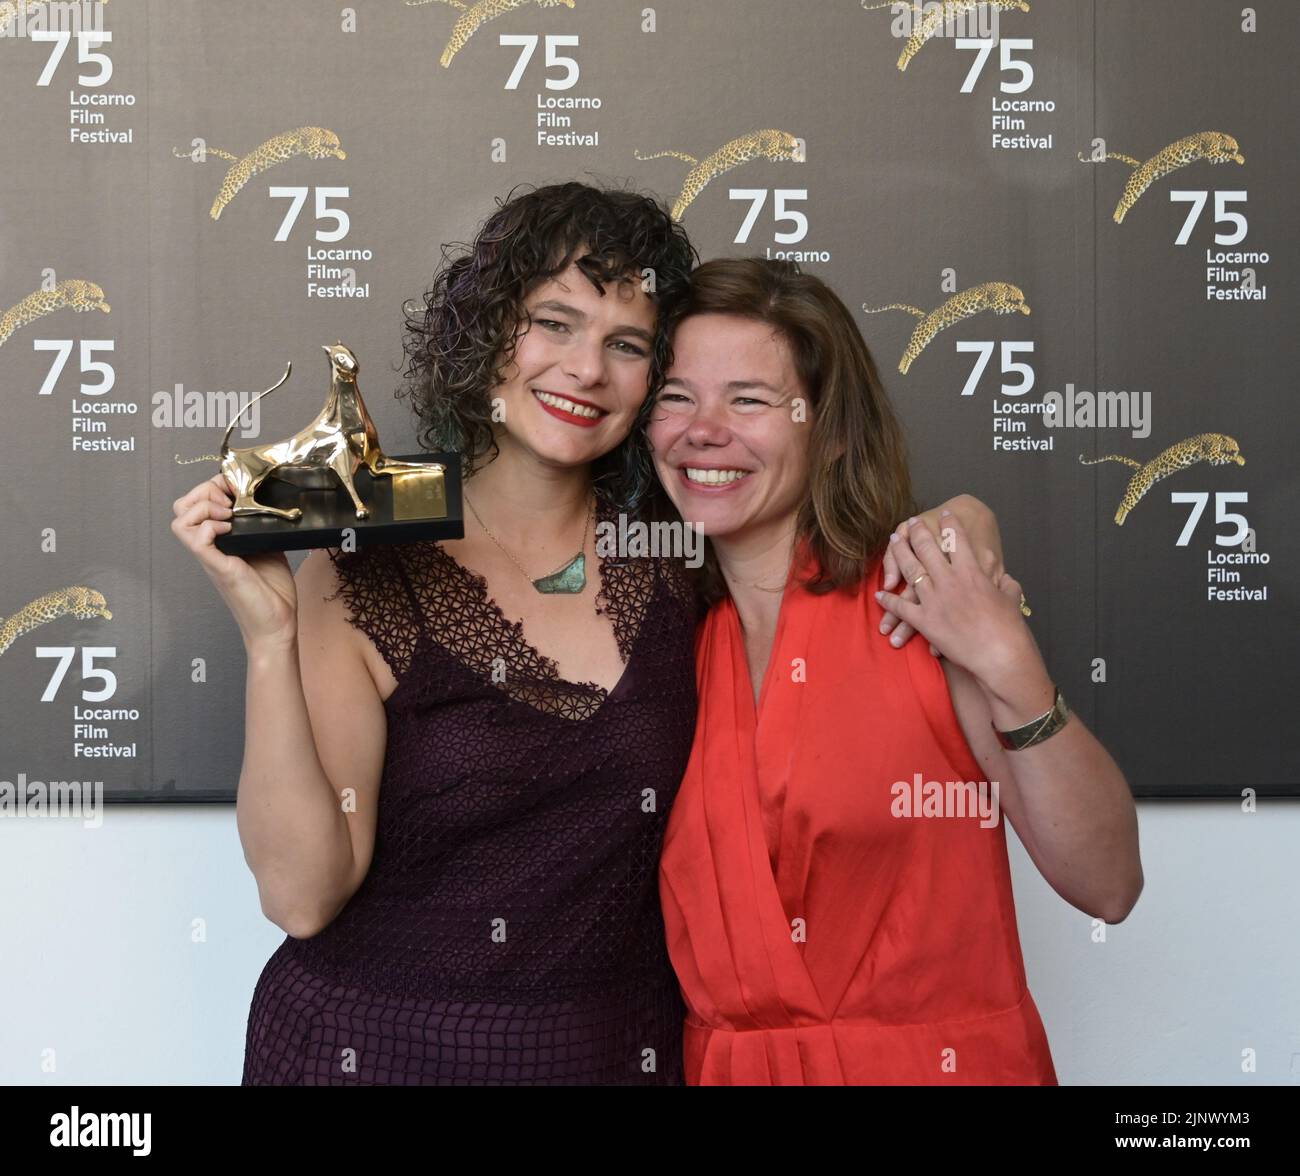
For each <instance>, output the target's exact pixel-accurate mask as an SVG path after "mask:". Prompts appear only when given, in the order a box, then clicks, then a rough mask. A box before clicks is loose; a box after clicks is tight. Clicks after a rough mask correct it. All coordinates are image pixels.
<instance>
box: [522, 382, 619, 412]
mask: <svg viewBox="0 0 1300 1176" xmlns="http://www.w3.org/2000/svg"><path fill="white" fill-rule="evenodd" d="M533 395H534V396H536V397H537V399H538V400H540V401H541V402H542V403H543V404H549V405H551V406H552V407H553V408H558V409H560V410H561V411H563V412H571V413H573V415H574V416H580V417H592V418H595V417H599V416H604V415H605V414H604V413H603V412H601V411H600V409H598V408H591V407H589V406H588V405H586V404H578V403H577V402H575V401H573V400H566V399H565V398H564V397H563V396H556V395H555V394H554V393H553V392H541V391H539V390H538V389H536V388H534V389H533Z"/></svg>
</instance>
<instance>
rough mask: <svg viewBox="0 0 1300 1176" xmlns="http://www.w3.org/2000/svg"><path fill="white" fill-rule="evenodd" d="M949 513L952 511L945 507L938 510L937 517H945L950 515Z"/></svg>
mask: <svg viewBox="0 0 1300 1176" xmlns="http://www.w3.org/2000/svg"><path fill="white" fill-rule="evenodd" d="M950 514H952V511H950V510H948V509H947V508H946V507H945V508H944V509H943V510H941V511H940V512H939V517H940V518H941V519H942V518H947V516H948V515H950Z"/></svg>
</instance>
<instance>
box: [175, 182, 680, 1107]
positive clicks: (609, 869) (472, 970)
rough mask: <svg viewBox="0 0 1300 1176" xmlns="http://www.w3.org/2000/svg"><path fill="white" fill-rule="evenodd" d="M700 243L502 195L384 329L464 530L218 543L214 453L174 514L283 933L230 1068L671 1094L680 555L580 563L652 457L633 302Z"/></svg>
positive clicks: (652, 315)
mask: <svg viewBox="0 0 1300 1176" xmlns="http://www.w3.org/2000/svg"><path fill="white" fill-rule="evenodd" d="M695 260H696V257H695V253H694V250H693V249H692V247H691V245H690V243H689V241H688V239H687V238H686V236H685V233H684V231H683V230H682V229H681V227H680V226H678V225H676V224H675V223H673V221H672V220H671V218H670V216H669V214H668V211H667V209H666V208H665V207H664V206H663V205H662V203H660V202H657V201H655V200H652V199H649V198H646V197H643V196H639V195H635V194H632V193H629V192H619V191H602V190H598V189H595V188H591V187H588V186H586V185H582V184H578V183H570V184H561V185H553V186H549V187H543V188H539V189H536V190H534V191H530V192H526V193H524V194H522V195H519V196H517V197H515V198H513V199H509V200H507V201H505V202H504V203H503V204H502V205H501V206H500V207H499V208H498V209H497V211H496V212H495V213H493V214H492V215H491V216H490V217H489V218H488V219H487V221H486V222H485V223H484V224H483V226H482V228H481V230H480V231H479V233H478V235H477V237H476V239H475V240H474V242H473V243H472V244H471V245H470V246H469V247H468V248H467V249H465V250H463V251H462V252H460V253H459V255H457V256H455V257H445V258H444V264H443V266H442V267H441V268H440V271H439V273H438V274H437V275H436V277H435V280H434V283H433V287H432V289H431V290H430V291H429V293H428V294H427V295H426V297H425V305H424V308H423V310H422V311H421V312H420V313H418V314H413V315H411V317H410V321H409V322H408V340H407V353H408V355H409V358H410V364H409V368H408V371H407V376H408V385H407V391H408V392H409V394H410V395H411V397H412V399H413V403H414V407H415V409H416V412H417V414H418V416H419V418H420V422H421V425H422V429H421V441H422V443H423V444H424V445H426V446H427V448H428V449H429V450H431V451H440V450H449V449H450V450H457V451H459V452H460V453H461V454H462V455H463V462H464V473H465V475H466V479H465V505H466V507H467V511H466V530H465V537H464V538H463V539H460V540H456V541H443V542H433V541H427V542H418V543H409V544H400V545H380V546H375V547H370V548H365V549H362V550H361V551H358V552H353V553H341V552H313V553H312V554H311V555H309V556H308V557H307V558H306V559H305V560H304V561H303V563H302V565H301V566H300V568H299V569H298V572H297V575H296V578H295V576H294V575H293V574H292V573H291V572H290V569H289V565H288V562H287V560H286V558H285V557H284V555H283V554H271V555H259V556H253V557H245V558H239V557H233V556H226V555H223V554H222V553H221V552H219V551H218V550H217V549H216V548H215V546H213V540H214V538H215V537H216V536H217V535H218V534H220V533H221V532H223V531H224V530H226V529H227V528H228V527H229V525H230V524H229V521H228V520H229V519H230V517H231V512H230V509H229V505H228V503H229V500H230V496H229V492H228V490H227V487H226V486H225V483H224V479H223V477H222V476H221V475H218V476H217V477H215V478H213V479H211V480H209V481H206V482H204V483H202V484H200V485H199V486H197V487H195V489H194V490H192V491H191V492H190V493H189V494H187V495H185V496H184V497H182V498H180V499H178V500H177V502H176V503H175V515H176V518H175V520H174V522H173V524H172V527H173V531H174V532H175V533H176V534H177V536H178V538H180V539H181V541H182V542H183V543H184V544H185V545H186V546H187V547H188V548H189V549H190V550H192V551H193V553H194V554H195V555H196V557H197V558H199V560H200V562H201V563H202V566H203V567H204V569H205V570H206V571H207V572H208V574H209V576H210V577H211V578H212V580H213V581H214V583H215V584H216V586H217V588H218V590H219V591H220V592H221V594H222V596H223V597H224V599H225V600H226V602H227V604H228V605H229V607H230V608H231V610H232V612H233V613H234V615H235V617H236V619H237V621H238V623H239V626H240V629H241V632H242V634H243V637H244V642H245V646H246V650H247V655H248V676H247V702H246V725H245V753H244V764H243V769H242V772H241V776H240V781H239V791H238V802H237V818H238V826H239V833H240V838H241V841H242V844H243V847H244V854H245V858H246V859H247V861H248V863H249V865H250V867H251V869H252V871H253V873H254V875H255V877H256V880H257V886H258V892H259V895H260V899H261V904H262V909H263V911H264V912H265V913H266V914H267V916H268V917H269V918H270V919H272V920H273V921H274V922H275V923H276V924H278V925H279V926H280V927H282V928H284V930H285V931H286V932H287V933H288V934H287V937H286V939H285V941H284V942H283V944H281V946H280V947H279V948H278V949H277V950H276V952H275V953H274V955H273V956H272V957H271V959H270V960H269V961H268V963H267V965H266V967H265V969H264V970H263V972H262V975H261V977H260V979H259V981H258V984H257V988H256V991H255V993H254V997H253V1003H252V1009H251V1011H250V1015H249V1022H248V1032H247V1042H246V1050H245V1063H244V1074H243V1081H244V1083H245V1084H268V1083H280V1084H326V1083H333V1084H397V1083H401V1084H434V1083H458V1084H459V1083H464V1084H470V1083H493V1084H500V1083H537V1084H552V1083H554V1084H560V1083H581V1084H605V1083H609V1084H647V1085H656V1084H658V1085H668V1084H680V1083H681V1082H682V1080H683V1075H682V1059H681V1037H682V1023H683V1013H684V1009H683V1006H682V1004H681V1000H680V994H679V990H678V986H677V982H676V979H675V977H674V974H673V971H672V968H671V966H670V963H669V960H668V955H667V951H666V947H665V943H664V932H663V923H662V917H661V914H660V911H659V906H658V900H657V883H656V877H657V874H656V871H657V868H658V860H659V850H660V844H661V840H662V836H663V830H664V824H665V821H666V819H667V815H668V812H669V809H670V807H671V804H672V800H673V797H674V795H675V793H676V790H677V786H678V782H679V780H680V778H681V775H682V772H683V769H684V768H685V765H686V760H687V756H688V753H689V751H690V746H691V738H692V733H693V729H694V721H695V709H696V696H695V689H694V677H693V668H692V667H693V662H692V640H693V635H694V629H695V622H696V616H697V607H696V603H695V598H694V595H693V591H692V588H691V585H690V584H689V582H688V581H687V579H686V575H685V572H684V569H683V565H682V561H680V560H676V561H674V560H671V559H652V558H648V557H647V558H603V559H602V558H597V549H596V546H595V540H596V534H597V531H596V528H597V527H598V526H599V524H601V523H602V522H611V521H612V520H613V519H614V518H615V517H616V515H617V513H618V512H620V511H628V510H631V509H634V508H635V505H636V503H637V502H638V501H639V500H640V498H641V496H642V494H643V492H644V491H645V490H646V488H647V486H648V485H650V484H651V482H652V479H653V473H652V470H651V466H650V464H649V459H648V453H647V450H646V447H645V444H644V440H643V438H642V436H641V429H640V425H641V423H642V422H643V420H644V414H645V411H646V409H647V407H648V405H649V399H648V392H649V390H650V388H651V386H652V385H653V384H654V383H656V382H657V380H658V379H659V377H660V374H661V373H662V371H663V370H664V369H665V367H666V365H667V361H668V358H669V356H668V347H667V341H666V339H665V337H664V335H663V334H662V332H661V331H660V330H659V327H658V318H659V316H658V306H659V304H660V302H661V301H663V300H665V299H670V298H672V297H674V296H676V294H677V293H678V292H680V291H681V290H682V289H684V287H685V284H686V282H687V279H688V277H689V274H690V271H691V268H692V264H693V262H694V261H695Z"/></svg>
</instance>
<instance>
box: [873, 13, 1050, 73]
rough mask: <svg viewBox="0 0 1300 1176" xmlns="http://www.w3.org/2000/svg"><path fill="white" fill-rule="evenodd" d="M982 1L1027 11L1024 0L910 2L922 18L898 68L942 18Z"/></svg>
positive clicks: (952, 16) (940, 25)
mask: <svg viewBox="0 0 1300 1176" xmlns="http://www.w3.org/2000/svg"><path fill="white" fill-rule="evenodd" d="M983 4H988V6H989V7H990V8H993V9H1001V10H1003V11H1004V12H1005V11H1009V10H1011V9H1015V10H1016V11H1017V12H1028V11H1029V4H1028V3H1027V2H1026V0H942V2H941V3H935V2H934V0H931V2H930V3H926V4H921V3H917V4H912V5H910V7H911V9H912V15H913V17H914V18H915V17H916V16H920V17H921V19H920V20H918V21H915V23H914V24H913V26H912V34H911V36H909V37H908V38H907V41H906V42H905V43H904V45H903V52H902V53H900V54H899V55H898V68H899V70H901V71H905V70H906V69H907V65H908V62H910V61H911V60H912V58H913V57H915V56H916V55H917V54H918V53H920V51H921V49H922V48H923V47H924V46H925V44H926V42H928V41H929V40H930V39H931V38H932V37H933V36H934V35H935V34H936V33H937V32H938V31H939V30H940V29H941V28H943V26H944V22H945V21H953V20H956V18H957V17H958V16H959V15H961V14H962V13H966V12H974V11H975V10H976V9H977V8H979V7H980V6H981V5H983ZM862 7H863V8H865V9H866V10H867V11H868V12H870V11H872V10H873V9H876V8H895V7H899V0H885V2H884V3H883V4H868V3H867V0H862Z"/></svg>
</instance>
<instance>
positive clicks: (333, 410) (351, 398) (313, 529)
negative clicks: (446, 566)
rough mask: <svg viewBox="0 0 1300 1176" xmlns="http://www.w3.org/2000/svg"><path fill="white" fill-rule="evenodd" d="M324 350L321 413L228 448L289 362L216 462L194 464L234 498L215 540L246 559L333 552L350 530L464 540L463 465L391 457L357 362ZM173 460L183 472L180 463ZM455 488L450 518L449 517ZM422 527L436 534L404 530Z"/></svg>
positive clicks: (344, 351)
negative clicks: (277, 436) (281, 435)
mask: <svg viewBox="0 0 1300 1176" xmlns="http://www.w3.org/2000/svg"><path fill="white" fill-rule="evenodd" d="M322 350H323V351H324V352H325V353H326V355H327V356H328V357H329V365H330V386H329V394H328V395H327V396H326V398H325V406H324V407H323V408H322V409H321V410H320V412H318V413H317V414H316V416H315V417H314V418H313V419H312V420H311V422H310V423H309V424H308V425H307V426H306V427H305V428H303V429H300V430H299V431H298V432H297V433H294V434H293V435H292V436H291V437H287V438H285V439H284V440H282V441H273V442H269V443H266V444H261V445H252V446H249V447H247V448H244V449H236V448H233V447H232V446H231V444H230V435H231V433H232V432H233V431H234V428H235V426H236V425H237V424H238V423H239V420H240V418H241V417H242V416H244V414H245V413H247V412H248V410H249V409H251V408H252V406H253V405H254V404H256V403H257V402H258V401H259V400H261V399H262V397H264V396H269V395H270V394H271V393H272V392H274V391H275V390H276V389H277V388H280V387H282V386H283V384H284V383H285V381H286V380H288V378H289V376H290V374H291V373H292V371H293V364H292V363H288V364H286V365H285V369H284V375H283V376H282V377H281V378H280V380H279V382H278V383H276V384H273V385H272V386H271V387H270V388H268V389H267V390H266V391H265V392H262V393H260V394H259V395H258V396H256V397H254V398H253V399H252V400H250V401H249V402H248V403H247V404H246V405H244V407H243V408H241V409H240V410H239V412H238V413H236V414H235V416H234V417H233V418H232V419H231V421H230V424H229V425H228V426H227V427H226V432H225V435H224V436H223V437H222V439H221V451H220V453H217V454H208V455H206V456H205V457H200V458H190V459H188V461H204V460H214V461H220V462H221V472H222V473H223V474H224V475H225V478H226V482H227V484H228V485H229V487H230V490H231V492H232V493H233V495H234V501H233V502H232V503H231V508H232V510H233V512H234V519H233V522H234V526H233V527H232V528H231V530H230V531H229V532H227V533H226V534H225V535H221V536H218V538H217V541H216V542H217V546H218V548H220V549H221V550H222V551H226V552H228V553H230V554H249V553H251V552H255V551H267V550H296V549H302V548H307V547H333V546H339V545H341V542H342V541H341V534H340V533H341V532H342V531H343V530H344V529H345V528H348V529H351V530H352V531H353V533H354V536H361V535H364V539H365V540H376V541H379V542H397V541H406V540H413V539H421V538H461V537H463V535H464V524H463V520H462V518H461V514H460V504H459V488H460V469H459V463H458V461H455V460H451V461H448V460H438V459H444V458H446V457H447V456H448V455H442V454H431V455H429V456H430V458H431V459H433V460H428V461H413V460H408V459H405V458H394V457H389V456H388V455H387V454H385V453H384V451H383V448H382V447H381V445H380V443H379V431H378V430H377V429H376V428H375V422H374V420H373V419H372V418H371V416H370V413H369V411H368V410H367V409H366V402H365V400H363V399H362V396H361V389H360V387H359V386H358V384H357V375H358V373H359V372H360V370H361V365H360V364H359V363H358V362H357V357H356V356H355V355H354V354H353V353H352V351H351V350H349V349H348V348H347V347H345V346H344V345H343V344H342V342H336V343H334V344H333V345H332V346H329V345H325V346H323V347H322ZM416 456H420V455H416ZM451 456H453V457H454V455H451ZM177 461H178V462H182V464H187V462H185V461H184V459H181V458H180V457H179V456H178V457H177ZM363 472H364V474H363ZM363 478H364V480H363ZM367 483H368V486H366V484H367ZM449 485H450V488H451V489H452V491H453V494H452V497H453V499H454V503H455V510H454V511H449V509H448V497H449V495H448V491H449ZM363 486H366V489H367V493H368V499H367V496H366V495H363V493H362V488H363ZM340 489H341V490H343V491H345V492H346V494H347V497H348V499H349V500H350V503H351V510H350V511H347V510H346V508H345V507H344V505H343V503H342V502H341V501H340V499H339V495H338V493H337V492H338V490H340ZM259 490H260V491H261V492H262V497H261V498H260V499H259V497H258V493H259ZM304 491H330V493H327V494H307V493H303V492H304ZM354 519H355V520H357V522H354V521H353V520H354ZM245 520H256V521H255V522H251V523H245V522H244V521H245ZM420 522H423V523H435V524H440V525H436V526H434V527H433V528H432V529H430V528H429V527H427V526H426V527H424V528H416V529H415V530H412V529H411V528H410V526H408V524H411V523H420ZM358 523H359V524H360V525H358ZM286 524H290V525H289V526H286Z"/></svg>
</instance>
